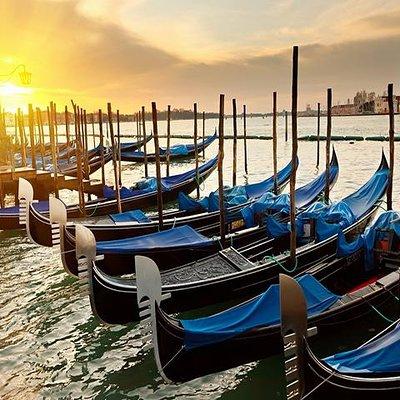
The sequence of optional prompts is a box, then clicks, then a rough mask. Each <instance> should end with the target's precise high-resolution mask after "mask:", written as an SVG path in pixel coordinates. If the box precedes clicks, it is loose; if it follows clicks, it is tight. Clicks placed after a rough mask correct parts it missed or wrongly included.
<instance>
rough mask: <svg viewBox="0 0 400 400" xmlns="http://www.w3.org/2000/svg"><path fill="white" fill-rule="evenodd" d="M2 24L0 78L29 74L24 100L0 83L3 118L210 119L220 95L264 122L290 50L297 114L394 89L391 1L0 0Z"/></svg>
mask: <svg viewBox="0 0 400 400" xmlns="http://www.w3.org/2000/svg"><path fill="white" fill-rule="evenodd" d="M0 15H1V23H0V75H3V74H6V73H8V72H9V71H10V70H12V69H13V67H14V66H15V65H17V64H19V63H23V64H25V65H26V66H27V69H29V71H30V72H32V86H31V88H30V89H29V90H27V91H24V90H23V91H19V90H15V91H13V90H11V89H10V85H18V84H19V82H18V76H15V77H13V78H12V79H11V80H10V81H9V82H7V83H6V85H8V86H7V87H8V89H7V87H6V88H4V87H3V88H2V87H1V82H2V78H0V101H1V102H2V104H3V105H4V106H5V107H6V108H7V107H11V108H14V107H16V106H18V105H20V104H21V103H24V102H27V101H32V102H34V103H35V104H38V103H39V104H40V105H44V104H45V103H46V102H47V101H49V100H55V101H56V102H57V103H59V104H60V105H63V104H65V103H69V102H70V99H71V98H72V99H74V100H75V101H76V102H78V103H79V104H81V105H82V106H85V107H87V108H88V110H91V109H97V108H98V107H103V108H104V106H105V103H106V102H107V101H112V102H113V104H114V105H115V107H119V108H120V109H121V111H123V112H133V111H135V110H136V109H137V108H138V107H139V106H140V105H142V104H144V105H147V106H149V103H150V101H152V100H155V101H157V104H158V108H165V107H166V104H168V103H170V104H171V105H172V106H173V107H183V108H190V107H191V106H192V104H193V102H194V101H197V102H198V103H199V107H200V109H207V110H216V109H217V101H218V94H219V93H225V94H226V95H227V98H228V99H229V98H231V97H236V98H237V99H238V101H239V102H240V103H243V102H245V103H246V104H247V105H248V109H249V110H250V111H270V110H271V93H272V91H274V90H277V91H278V96H279V99H278V101H279V109H282V108H284V107H288V106H289V104H290V102H289V93H290V60H291V47H292V45H294V44H297V45H299V46H300V102H299V104H300V106H301V108H304V107H305V105H306V104H307V103H311V104H314V103H315V102H317V101H321V102H322V103H323V104H324V103H325V90H326V88H327V87H328V86H332V87H333V92H334V103H337V102H338V101H341V102H345V101H346V100H347V98H348V97H352V96H353V93H354V92H355V91H356V90H359V89H363V88H365V89H367V90H374V91H376V92H378V93H381V92H382V91H383V90H384V89H385V88H386V86H387V83H388V82H389V81H392V82H394V83H395V87H396V86H398V82H399V81H400V3H399V1H398V0H394V1H391V0H386V1H370V0H337V1H335V2H327V1H322V0H321V1H316V0H307V1H304V0H303V1H289V0H281V1H265V0H264V1H262V0H247V1H238V0H218V1H215V0H214V1H209V0H202V1H187V0H186V1H183V0H169V1H166V0H158V1H150V0H1V2H0ZM396 89H397V88H396ZM396 91H397V92H399V90H396ZM10 92H11V93H10Z"/></svg>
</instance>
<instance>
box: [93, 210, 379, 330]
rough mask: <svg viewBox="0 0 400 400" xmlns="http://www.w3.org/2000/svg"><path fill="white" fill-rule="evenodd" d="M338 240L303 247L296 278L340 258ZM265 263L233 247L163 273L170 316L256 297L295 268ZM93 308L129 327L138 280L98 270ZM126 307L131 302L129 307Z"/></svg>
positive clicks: (135, 315)
mask: <svg viewBox="0 0 400 400" xmlns="http://www.w3.org/2000/svg"><path fill="white" fill-rule="evenodd" d="M378 207H379V204H376V205H375V206H374V207H373V208H372V209H371V210H370V211H369V212H368V213H366V214H365V215H364V217H362V218H361V219H360V220H358V221H357V222H356V223H354V224H353V225H351V226H350V227H348V228H347V229H346V230H345V234H346V236H347V238H350V237H353V236H354V235H356V234H358V233H359V232H361V231H363V230H364V229H365V227H366V225H367V224H368V223H369V221H370V220H371V219H372V218H373V216H374V215H375V213H376V211H377V209H378ZM336 245H337V236H336V235H335V236H333V237H331V238H329V239H327V240H325V241H323V242H320V243H313V244H311V245H306V246H303V247H302V248H300V249H299V251H298V254H297V257H298V259H297V268H296V270H295V271H294V270H293V271H292V274H297V273H300V272H306V271H307V270H308V269H310V268H311V267H312V266H314V265H315V264H316V263H318V262H319V261H323V260H324V259H326V258H327V257H329V256H332V255H334V254H336ZM279 264H280V265H278V264H277V263H276V261H275V260H274V259H271V260H269V261H267V262H265V263H264V264H262V265H259V266H254V265H253V264H249V263H248V261H247V260H246V259H244V257H242V256H240V254H238V253H236V252H234V251H232V250H231V249H227V250H224V251H221V252H220V254H219V255H217V256H213V257H212V258H205V259H203V260H200V261H198V262H196V263H195V264H189V265H187V266H186V267H185V268H179V270H177V269H172V270H169V271H166V272H164V273H162V282H163V285H164V286H163V291H164V290H165V291H168V292H170V293H171V298H170V299H167V300H165V301H164V303H163V309H164V310H165V311H166V312H168V313H175V312H182V311H187V310H192V309H197V308H201V307H205V306H208V305H211V304H216V303H221V302H224V301H230V300H233V299H234V300H237V299H246V298H251V297H253V296H255V295H257V294H259V293H261V292H263V291H264V290H266V288H268V286H269V285H271V284H272V283H276V282H277V279H278V274H279V272H281V271H282V267H281V266H283V267H284V268H285V269H286V270H290V268H292V266H291V264H290V258H289V256H284V257H282V258H281V259H280V262H279ZM90 278H91V280H90V282H89V283H90V285H91V287H92V304H93V306H94V309H95V312H96V314H97V315H98V317H99V318H100V319H101V320H103V321H104V322H106V323H110V324H127V323H130V322H134V321H137V320H138V319H139V310H138V308H137V307H135V304H136V302H137V287H136V281H135V280H133V279H132V280H129V282H127V281H126V280H124V279H120V278H115V277H110V276H108V275H106V274H105V273H103V272H102V271H101V270H100V269H99V268H97V267H96V266H94V268H93V271H92V272H91V274H90ZM126 304H130V307H129V308H127V307H126Z"/></svg>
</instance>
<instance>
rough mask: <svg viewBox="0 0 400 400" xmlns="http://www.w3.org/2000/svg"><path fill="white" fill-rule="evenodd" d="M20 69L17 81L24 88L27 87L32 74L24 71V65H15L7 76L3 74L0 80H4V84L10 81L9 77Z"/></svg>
mask: <svg viewBox="0 0 400 400" xmlns="http://www.w3.org/2000/svg"><path fill="white" fill-rule="evenodd" d="M19 69H21V72H19V79H20V81H21V83H22V85H24V86H28V85H30V84H31V81H32V73H31V72H28V71H27V70H26V66H25V64H19V65H17V66H16V67H15V68H14V69H13V70H12V71H11V72H10V73H9V74H3V75H0V78H5V80H4V82H7V81H8V80H10V79H11V77H12V76H13V75H14V74H15V73H16V72H17V71H18V70H19Z"/></svg>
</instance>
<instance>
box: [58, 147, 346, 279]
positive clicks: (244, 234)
mask: <svg viewBox="0 0 400 400" xmlns="http://www.w3.org/2000/svg"><path fill="white" fill-rule="evenodd" d="M338 174H339V165H338V162H337V157H336V153H334V154H333V157H332V161H331V165H330V186H331V187H333V185H334V184H335V183H336V180H337V177H338ZM325 179H326V174H325V172H323V173H321V174H320V175H319V176H318V177H316V178H315V179H314V180H313V181H311V182H310V183H308V184H306V185H304V186H302V187H300V188H298V189H297V190H296V192H295V197H296V207H297V208H298V210H299V212H301V210H304V209H305V208H306V207H307V206H308V205H309V204H311V203H312V202H314V201H315V200H316V199H317V198H318V196H319V195H320V193H321V192H322V191H323V190H324V188H325ZM267 194H269V195H271V193H265V195H267ZM271 196H272V195H271ZM271 196H269V197H268V200H270V199H271ZM272 197H273V198H274V203H273V205H271V207H270V211H271V212H274V213H275V215H276V216H277V217H278V216H280V215H279V214H280V212H281V210H282V208H284V207H285V202H284V201H282V198H283V199H285V200H287V195H281V196H272ZM51 204H54V202H53V203H51ZM256 204H257V202H256ZM57 207H62V205H57ZM282 214H284V213H282ZM228 215H231V214H228ZM239 218H242V215H239ZM282 218H285V216H284V215H282ZM259 219H260V222H259V223H258V224H254V226H252V227H251V228H249V229H246V228H241V229H233V228H234V227H235V226H238V224H237V222H240V220H237V221H235V223H233V224H228V231H229V232H230V233H229V235H228V237H227V238H226V241H227V242H228V243H229V244H230V246H231V247H234V248H236V249H237V248H243V247H245V246H249V245H252V244H253V243H254V240H258V241H261V240H262V239H263V238H264V239H268V237H269V235H268V232H267V231H266V229H265V227H264V226H263V222H262V219H261V218H259ZM230 220H233V217H231V219H230ZM61 230H62V231H63V233H62V234H61V235H60V240H61V253H62V254H64V256H63V257H62V258H63V265H64V268H65V269H66V270H67V271H68V272H69V273H70V274H72V275H75V276H77V261H76V258H75V256H74V254H73V249H74V248H75V238H74V236H73V235H72V234H71V233H70V232H68V230H67V229H66V228H65V225H64V224H63V226H62V227H61ZM218 233H219V225H218V224H215V223H212V224H211V225H204V226H201V227H199V228H197V229H196V230H195V229H194V228H192V227H190V226H188V225H183V226H178V227H174V228H171V229H169V230H165V231H162V232H156V233H152V234H148V235H143V236H140V237H133V238H132V237H131V238H126V239H117V240H112V241H104V242H98V243H97V252H98V253H99V254H101V255H103V256H104V259H103V260H102V261H101V263H100V264H99V265H98V266H99V268H101V269H102V271H104V272H106V273H107V274H110V275H121V274H123V273H130V272H132V267H133V266H134V256H135V255H143V256H147V257H149V258H151V259H153V260H154V261H156V263H157V265H158V267H159V268H160V269H170V268H174V267H176V266H178V265H184V264H186V263H189V262H192V261H195V260H197V259H201V258H204V257H206V256H209V255H212V254H216V253H218V251H219V250H220V249H221V238H220V237H219V236H218ZM270 239H271V241H270V243H269V245H270V246H271V247H273V238H270ZM116 266H117V267H116Z"/></svg>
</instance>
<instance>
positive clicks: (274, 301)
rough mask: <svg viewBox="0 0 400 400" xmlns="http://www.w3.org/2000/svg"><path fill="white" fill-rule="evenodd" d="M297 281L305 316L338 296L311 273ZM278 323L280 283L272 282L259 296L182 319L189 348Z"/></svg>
mask: <svg viewBox="0 0 400 400" xmlns="http://www.w3.org/2000/svg"><path fill="white" fill-rule="evenodd" d="M297 281H298V282H299V284H300V285H301V287H302V288H303V291H304V294H305V297H306V301H307V310H308V315H315V314H319V313H321V312H322V311H324V310H326V309H327V308H329V307H330V306H331V305H332V304H334V303H335V302H336V301H337V300H338V299H339V298H340V296H337V295H335V294H333V293H331V292H330V291H329V290H328V289H327V288H325V287H324V286H323V285H322V284H321V283H320V282H318V281H317V280H316V279H315V278H314V277H313V276H311V275H303V276H301V277H300V278H298V279H297ZM279 322H280V300H279V285H271V286H270V287H269V288H268V289H267V290H266V291H265V292H264V293H262V294H261V295H259V296H257V297H255V298H253V299H251V300H249V301H247V302H245V303H242V304H240V305H238V306H236V307H233V308H230V309H228V310H226V311H223V312H221V313H218V314H215V315H211V316H209V317H204V318H198V319H193V320H181V324H182V326H183V328H184V329H185V346H186V347H187V348H188V349H190V348H195V347H200V346H206V345H210V344H213V343H218V342H221V341H224V340H227V339H229V338H232V337H234V336H237V335H240V334H241V333H244V332H247V331H249V330H251V329H254V328H257V327H260V326H270V325H275V324H278V323H279Z"/></svg>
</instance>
